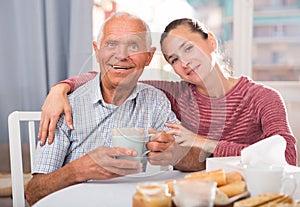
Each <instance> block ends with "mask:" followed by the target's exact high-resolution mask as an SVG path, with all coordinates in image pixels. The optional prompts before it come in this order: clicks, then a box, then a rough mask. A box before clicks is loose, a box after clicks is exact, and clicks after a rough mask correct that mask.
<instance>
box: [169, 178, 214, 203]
mask: <svg viewBox="0 0 300 207" xmlns="http://www.w3.org/2000/svg"><path fill="white" fill-rule="evenodd" d="M216 187H217V183H216V182H213V181H209V180H201V179H183V180H178V181H175V182H174V197H173V201H174V203H175V205H176V206H177V207H212V206H213V205H214V200H215V195H216Z"/></svg>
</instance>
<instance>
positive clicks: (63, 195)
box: [34, 171, 185, 207]
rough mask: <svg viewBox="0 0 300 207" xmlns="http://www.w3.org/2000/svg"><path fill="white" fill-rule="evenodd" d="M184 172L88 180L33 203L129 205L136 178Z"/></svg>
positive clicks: (42, 205) (150, 178)
mask: <svg viewBox="0 0 300 207" xmlns="http://www.w3.org/2000/svg"><path fill="white" fill-rule="evenodd" d="M184 175H185V173H182V172H179V171H165V172H160V173H156V174H150V175H149V174H146V173H141V174H137V175H131V176H125V177H120V178H115V179H111V180H105V181H100V180H96V181H89V182H87V183H81V184H77V185H73V186H70V187H67V188H65V189H62V190H59V191H57V192H55V193H53V194H50V195H48V196H47V197H45V198H43V199H41V200H40V201H38V202H37V203H36V204H35V205H34V207H48V206H49V207H57V206H72V207H77V206H78V207H79V206H80V207H93V206H95V207H110V206H111V207H119V206H122V207H127V206H128V207H131V206H132V196H133V195H134V193H135V191H136V184H137V183H138V182H147V181H165V180H169V179H180V178H183V177H184Z"/></svg>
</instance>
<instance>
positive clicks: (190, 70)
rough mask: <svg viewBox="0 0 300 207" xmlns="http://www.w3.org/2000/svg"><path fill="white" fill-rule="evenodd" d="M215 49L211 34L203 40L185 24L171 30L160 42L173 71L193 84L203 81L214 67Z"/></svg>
mask: <svg viewBox="0 0 300 207" xmlns="http://www.w3.org/2000/svg"><path fill="white" fill-rule="evenodd" d="M215 50H216V41H215V38H214V36H213V35H212V34H209V36H208V39H207V40H205V39H203V37H202V36H201V35H200V34H199V33H197V32H192V31H191V30H190V29H189V27H188V26H187V25H180V26H178V27H176V28H175V29H173V30H171V31H170V32H169V34H168V36H167V37H166V38H165V39H164V41H163V43H162V51H163V53H164V56H165V58H166V60H167V61H168V63H170V64H171V66H172V67H173V69H174V70H175V72H176V73H177V74H178V75H179V76H180V77H181V78H182V79H183V80H185V81H187V82H189V83H192V84H195V85H198V84H199V83H200V82H203V81H205V79H206V77H207V76H208V74H209V73H210V72H211V70H212V68H213V67H214V65H215V59H214V56H213V53H214V51H215ZM200 84H201V83H200Z"/></svg>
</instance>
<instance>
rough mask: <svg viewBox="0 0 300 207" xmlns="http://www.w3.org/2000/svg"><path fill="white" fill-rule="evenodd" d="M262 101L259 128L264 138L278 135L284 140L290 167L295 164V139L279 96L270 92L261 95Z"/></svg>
mask: <svg viewBox="0 0 300 207" xmlns="http://www.w3.org/2000/svg"><path fill="white" fill-rule="evenodd" d="M262 96H263V97H265V98H264V99H261V102H260V103H259V105H260V106H261V107H260V111H259V114H260V116H261V126H262V130H263V134H264V137H270V136H272V135H275V134H278V135H281V136H282V137H284V139H285V140H286V144H287V145H286V150H285V158H286V161H287V162H288V163H289V164H291V165H296V164H297V150H296V138H295V137H294V136H293V134H292V131H291V128H290V125H289V123H288V117H287V111H286V107H285V104H284V101H283V99H282V97H281V95H280V94H279V93H278V92H277V91H273V90H270V91H269V92H268V93H264V94H262Z"/></svg>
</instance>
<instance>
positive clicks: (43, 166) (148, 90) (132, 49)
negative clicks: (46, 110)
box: [26, 13, 178, 205]
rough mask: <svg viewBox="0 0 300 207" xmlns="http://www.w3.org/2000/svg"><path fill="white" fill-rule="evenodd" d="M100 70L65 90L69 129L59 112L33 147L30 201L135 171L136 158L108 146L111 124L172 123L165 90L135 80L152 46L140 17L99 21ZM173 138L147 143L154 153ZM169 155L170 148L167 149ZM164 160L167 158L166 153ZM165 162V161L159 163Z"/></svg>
mask: <svg viewBox="0 0 300 207" xmlns="http://www.w3.org/2000/svg"><path fill="white" fill-rule="evenodd" d="M93 47H94V51H95V54H96V57H97V62H98V63H99V67H100V74H98V75H97V76H96V77H95V78H94V79H92V80H91V81H89V82H88V83H87V84H85V85H84V86H82V87H80V88H79V89H78V90H76V92H74V93H72V94H71V95H69V97H68V99H69V102H70V104H71V107H72V116H73V123H74V129H73V130H71V129H69V128H68V127H67V124H66V121H65V119H66V117H65V116H61V117H60V119H59V121H58V123H57V128H56V131H55V140H54V143H53V144H52V145H45V146H43V147H39V148H38V153H37V156H36V159H35V165H34V169H33V178H32V180H31V181H30V183H29V184H28V188H27V190H26V199H27V201H28V203H29V204H30V205H32V204H34V203H35V202H37V201H38V200H39V199H41V198H43V197H44V196H46V195H48V194H50V193H52V192H54V191H57V190H59V189H62V188H65V187H67V186H70V185H73V184H76V183H80V182H84V181H86V180H89V179H111V178H114V177H118V176H122V175H127V174H133V173H138V172H140V171H141V168H142V164H141V162H139V161H136V160H123V159H115V156H120V155H121V156H133V157H134V156H137V152H136V151H134V150H132V149H127V148H120V147H111V129H112V128H116V127H138V128H145V129H150V128H153V129H156V130H164V129H165V123H166V122H175V123H178V120H177V119H176V117H175V115H174V113H173V112H172V111H171V107H170V103H169V101H168V99H167V98H166V96H165V95H164V94H163V93H162V92H161V91H159V90H157V89H155V88H153V87H152V86H149V85H145V84H142V83H137V81H138V78H139V77H140V76H141V74H142V72H143V69H144V67H145V66H147V65H148V64H149V63H150V61H151V59H152V57H153V54H154V52H155V48H151V36H150V31H149V28H148V26H147V24H146V23H145V22H143V21H142V20H141V19H139V18H137V17H135V16H132V15H130V14H128V13H116V14H114V15H113V16H111V17H110V18H109V19H108V20H107V21H106V22H105V23H104V24H103V26H102V28H101V30H100V33H99V38H98V42H97V43H96V42H93ZM174 145H175V144H174V138H173V137H172V136H171V135H168V134H166V133H164V132H162V133H160V135H159V136H157V139H156V141H154V142H152V143H151V144H149V146H148V148H151V150H152V152H151V153H150V154H149V156H153V155H155V154H156V155H158V157H159V158H158V159H157V160H156V161H154V162H153V163H154V164H161V163H163V162H160V161H159V160H163V157H164V156H167V155H168V153H166V152H165V154H164V155H163V156H162V155H161V154H163V153H164V151H167V150H166V149H167V148H172V147H173V148H174ZM169 158H170V153H169ZM166 160H170V159H166ZM164 164H166V165H167V164H169V163H164Z"/></svg>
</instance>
